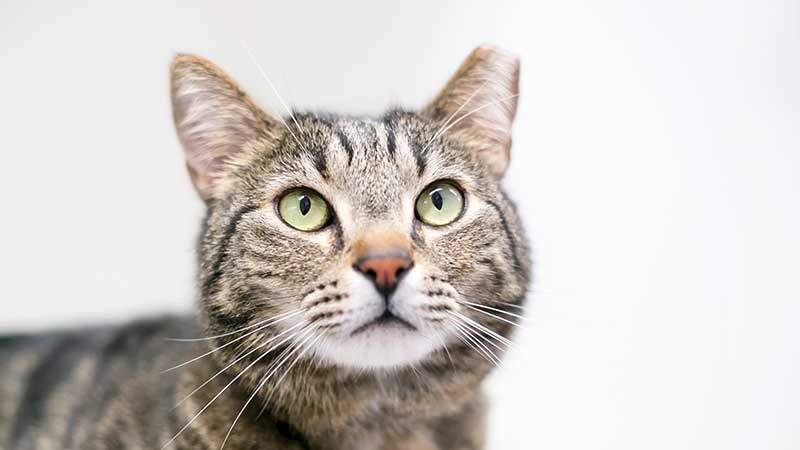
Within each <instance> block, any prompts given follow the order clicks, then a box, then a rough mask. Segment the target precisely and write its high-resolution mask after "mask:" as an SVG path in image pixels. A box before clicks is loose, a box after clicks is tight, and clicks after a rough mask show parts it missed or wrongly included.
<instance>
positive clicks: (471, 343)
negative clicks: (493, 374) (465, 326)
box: [450, 320, 497, 367]
mask: <svg viewBox="0 0 800 450" xmlns="http://www.w3.org/2000/svg"><path fill="white" fill-rule="evenodd" d="M450 322H451V324H452V325H453V326H454V327H455V328H454V329H455V330H456V332H457V334H456V336H457V337H458V338H459V339H460V340H461V342H463V343H464V344H466V345H467V346H468V347H470V348H471V349H472V350H474V351H475V352H476V353H477V354H479V355H481V356H482V357H483V358H484V359H486V360H487V361H489V362H490V363H491V364H492V365H493V366H495V367H497V362H496V361H495V360H494V359H492V357H491V356H489V354H488V353H486V352H485V351H482V350H481V349H480V348H478V347H477V346H476V345H475V343H474V340H473V339H472V337H471V336H469V335H468V334H467V333H466V332H465V331H463V330H462V329H461V327H460V326H459V325H458V324H457V323H456V321H454V320H451V321H450ZM465 339H468V340H469V341H467V340H465Z"/></svg>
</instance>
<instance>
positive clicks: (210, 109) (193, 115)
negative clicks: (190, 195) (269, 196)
mask: <svg viewBox="0 0 800 450" xmlns="http://www.w3.org/2000/svg"><path fill="white" fill-rule="evenodd" d="M172 109H173V118H174V121H175V127H176V129H177V131H178V136H179V138H180V141H181V144H182V145H183V149H184V155H185V156H186V165H187V167H188V170H189V175H190V176H191V178H192V182H193V183H194V186H195V188H196V189H197V191H198V192H199V193H200V196H201V197H203V198H204V199H208V198H210V197H211V196H212V193H213V190H214V187H215V184H216V182H217V180H219V179H220V178H222V176H223V175H224V174H223V173H221V172H222V171H223V170H225V166H226V165H225V161H226V160H228V159H230V158H231V157H233V156H234V154H237V153H240V152H242V151H244V150H245V148H246V146H247V144H248V142H250V141H253V140H255V139H258V138H259V136H264V135H268V134H269V133H265V132H264V131H265V128H266V127H268V125H269V124H276V123H278V122H277V120H273V119H272V117H271V116H269V115H268V114H266V113H264V112H263V111H262V110H261V109H260V108H258V107H257V106H256V105H255V104H254V103H253V102H252V101H251V100H250V98H249V97H247V95H245V94H244V93H243V92H242V91H241V89H239V87H238V86H237V85H236V83H235V82H234V81H233V80H231V79H230V78H229V77H228V76H227V75H226V74H225V73H224V72H222V70H221V69H219V68H218V67H217V66H215V65H214V64H212V63H211V62H209V61H206V60H204V59H202V58H198V57H196V56H190V55H183V56H179V57H177V58H176V59H175V61H174V62H173V64H172Z"/></svg>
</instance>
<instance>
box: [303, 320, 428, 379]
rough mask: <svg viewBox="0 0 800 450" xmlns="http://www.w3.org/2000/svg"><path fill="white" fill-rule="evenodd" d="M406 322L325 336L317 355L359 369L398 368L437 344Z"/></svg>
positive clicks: (417, 358) (418, 357) (374, 325)
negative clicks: (340, 334) (341, 334)
mask: <svg viewBox="0 0 800 450" xmlns="http://www.w3.org/2000/svg"><path fill="white" fill-rule="evenodd" d="M437 342H439V341H435V340H432V339H431V338H430V337H425V336H423V335H422V334H421V333H420V332H419V331H416V330H412V329H410V328H409V327H408V326H407V325H406V324H403V323H400V322H396V321H387V322H384V323H373V324H370V325H368V326H366V327H364V328H362V329H360V330H358V332H357V333H353V334H351V335H348V336H331V337H330V338H329V339H325V343H324V344H323V345H321V346H320V347H319V348H318V349H317V351H316V355H317V357H319V358H322V359H324V360H325V361H327V362H330V363H333V364H337V365H342V366H346V367H353V368H360V369H387V368H399V367H403V366H408V365H411V364H414V363H416V362H418V361H420V360H422V359H424V358H425V357H426V356H427V355H429V354H430V353H431V352H433V351H434V350H436V349H437V348H438V347H439V346H440V345H437Z"/></svg>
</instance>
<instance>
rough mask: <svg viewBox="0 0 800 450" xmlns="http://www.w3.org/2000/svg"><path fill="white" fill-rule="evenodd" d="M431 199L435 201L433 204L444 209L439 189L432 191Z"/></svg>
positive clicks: (439, 208)
mask: <svg viewBox="0 0 800 450" xmlns="http://www.w3.org/2000/svg"><path fill="white" fill-rule="evenodd" d="M431 201H432V202H433V206H435V207H436V209H438V210H439V211H441V210H442V203H443V200H442V194H441V193H440V192H439V191H433V192H431Z"/></svg>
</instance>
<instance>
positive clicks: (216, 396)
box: [161, 335, 293, 450]
mask: <svg viewBox="0 0 800 450" xmlns="http://www.w3.org/2000/svg"><path fill="white" fill-rule="evenodd" d="M292 337H293V335H292V336H289V337H287V338H286V339H284V340H283V341H282V342H281V343H280V344H278V345H282V344H283V343H284V342H286V341H287V340H289V339H291V338H292ZM273 348H274V347H273ZM269 353H270V350H267V351H266V352H264V353H263V354H262V355H261V356H259V357H258V358H256V359H255V360H254V361H253V362H251V363H250V364H249V365H248V366H247V367H245V368H244V369H243V370H242V371H241V372H239V373H238V374H237V375H236V376H235V377H233V379H232V380H231V381H230V382H228V384H226V385H225V387H223V388H222V390H220V391H219V392H218V393H217V395H215V396H214V397H213V398H212V399H211V400H209V401H208V403H206V404H205V406H203V407H202V408H201V409H200V411H198V412H197V414H195V415H194V416H193V417H192V418H191V419H189V422H188V423H187V424H186V425H184V426H183V428H181V429H180V430H179V431H178V432H177V433H176V434H175V436H173V437H172V438H171V439H170V440H169V441H167V443H166V444H164V446H163V447H161V450H164V449H165V448H167V447H168V446H169V444H171V443H172V442H173V441H174V440H175V439H177V438H178V436H180V435H181V434H182V433H183V432H184V431H186V429H187V428H189V426H190V425H191V424H192V422H194V421H195V420H196V419H197V418H198V417H200V415H201V414H203V412H204V411H205V410H206V409H208V407H209V406H211V404H212V403H214V401H216V400H217V399H218V398H219V396H220V395H222V394H223V393H224V392H225V391H226V390H227V389H228V388H229V387H231V386H232V385H233V383H235V382H236V380H238V379H239V378H241V377H242V375H244V374H245V372H247V371H248V370H250V368H251V367H253V366H254V365H256V364H257V363H258V362H259V361H261V360H262V359H263V358H264V357H266V356H267V355H268V354H269Z"/></svg>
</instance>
